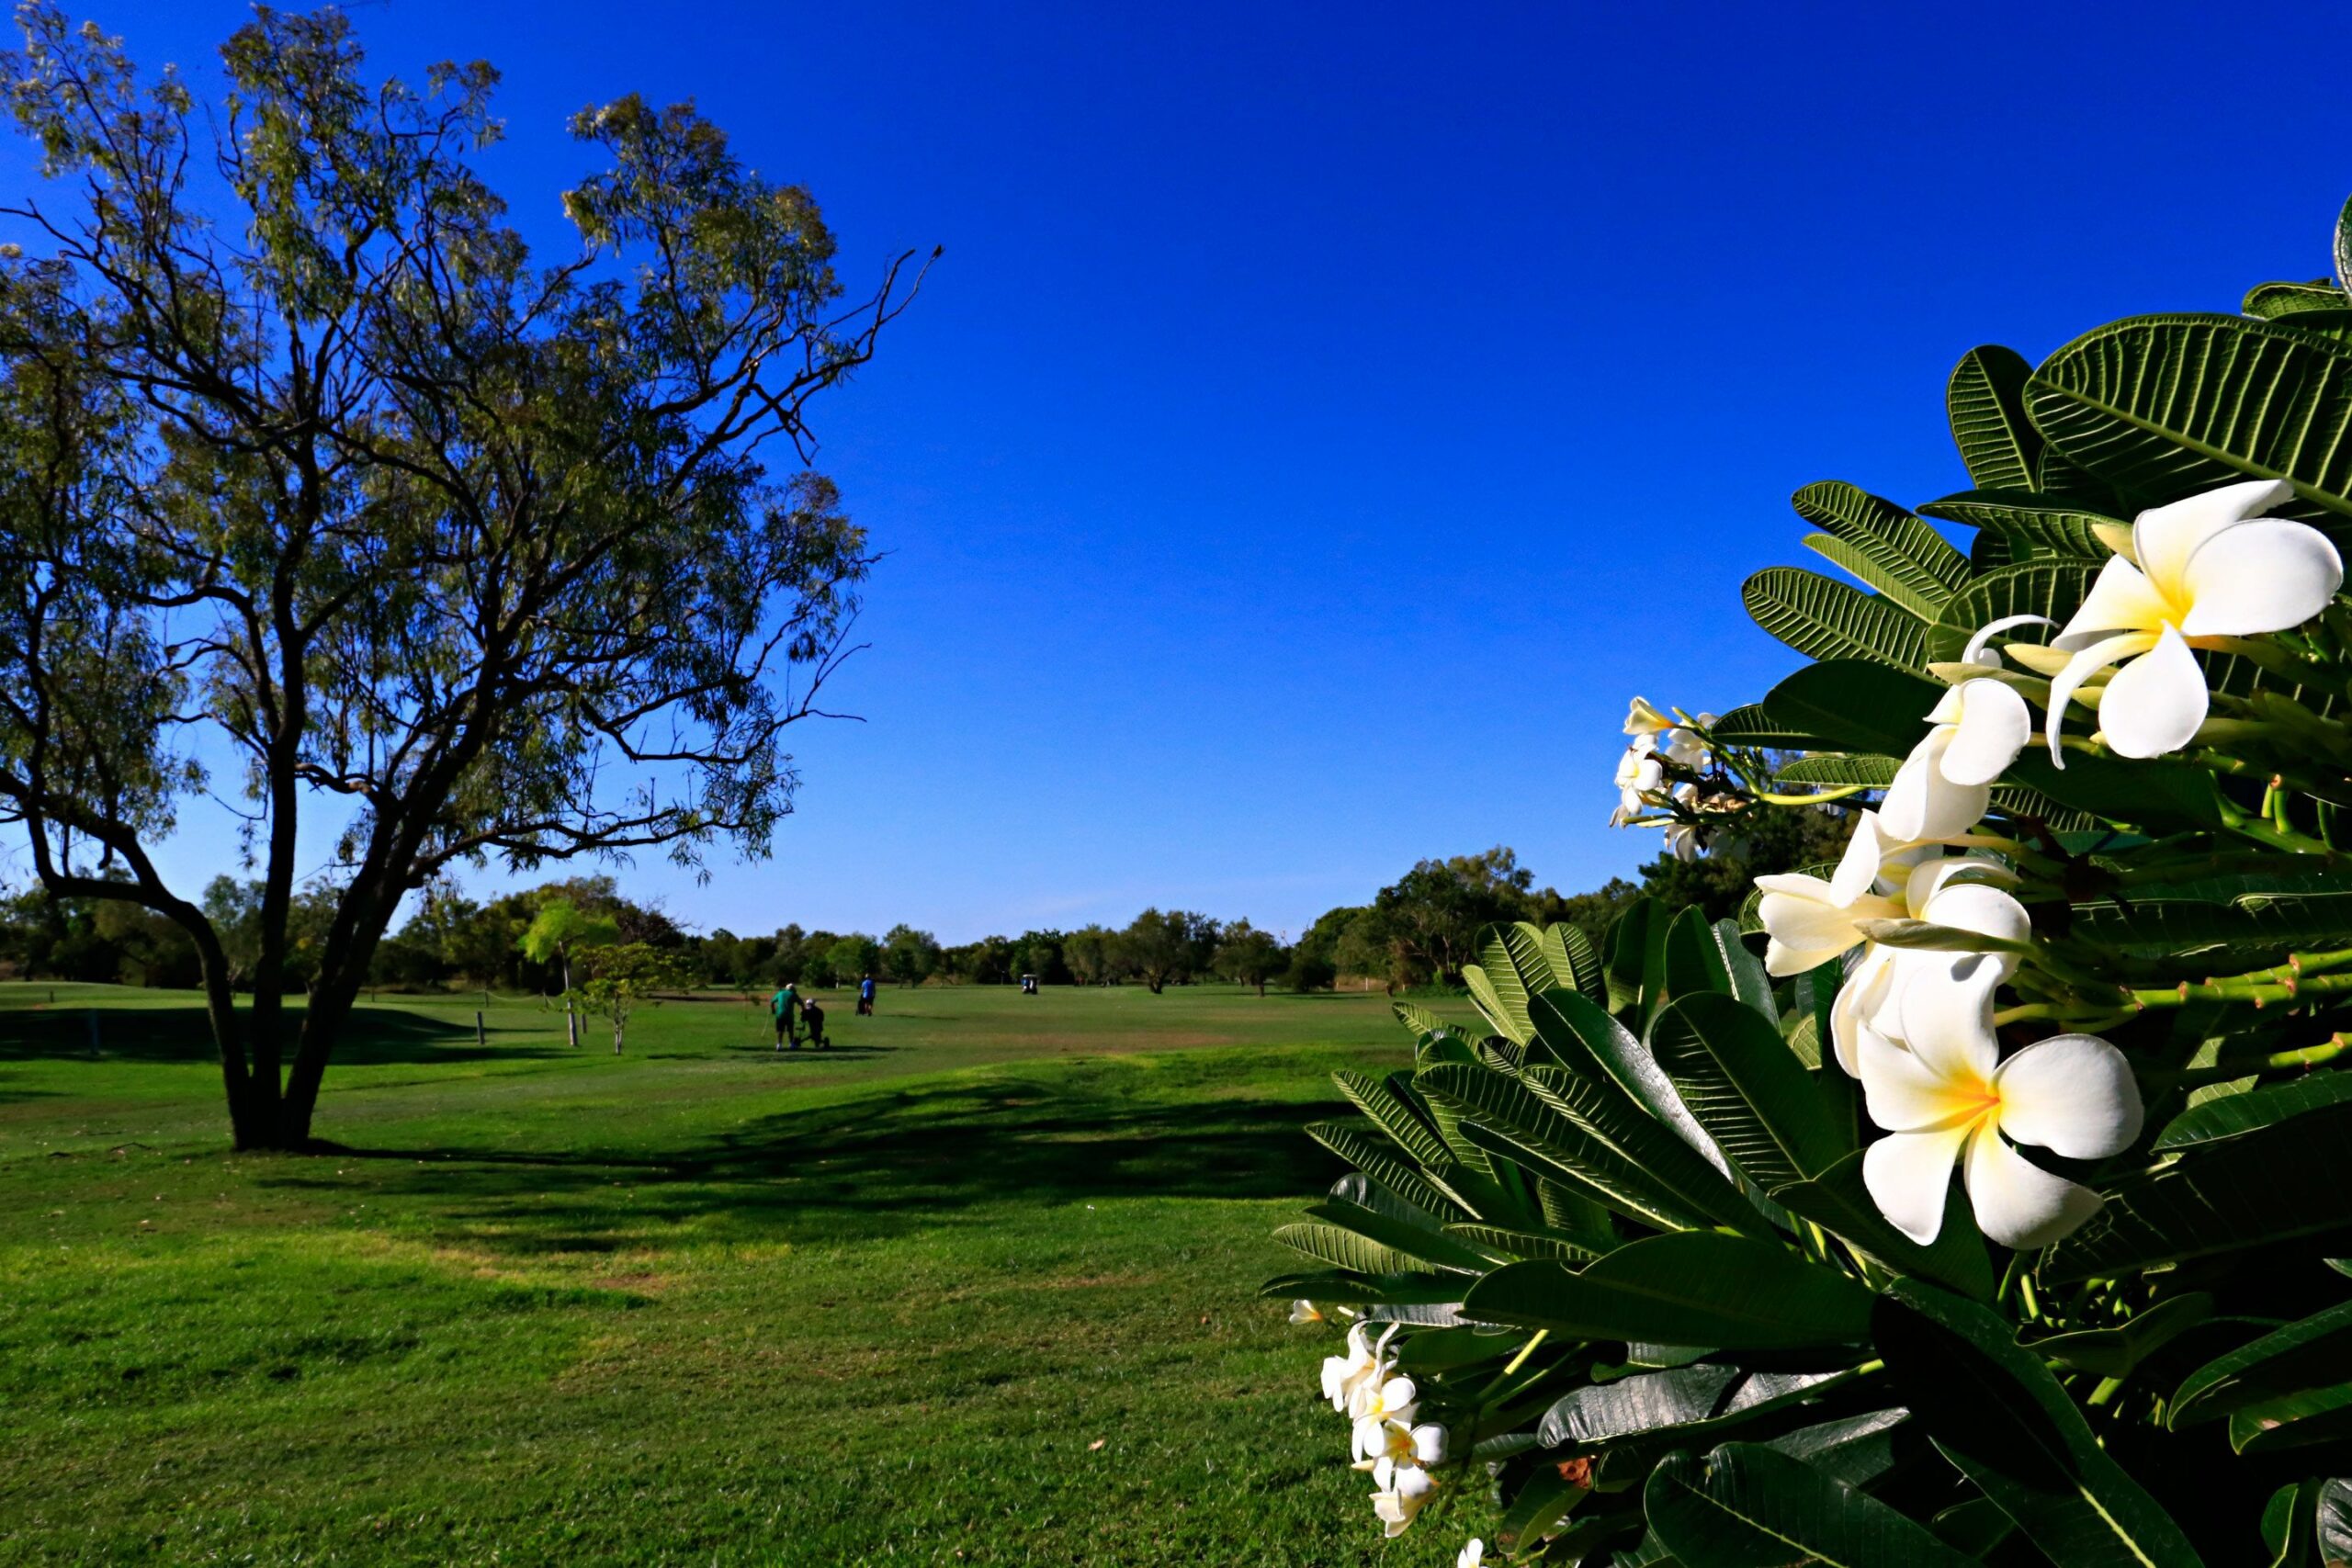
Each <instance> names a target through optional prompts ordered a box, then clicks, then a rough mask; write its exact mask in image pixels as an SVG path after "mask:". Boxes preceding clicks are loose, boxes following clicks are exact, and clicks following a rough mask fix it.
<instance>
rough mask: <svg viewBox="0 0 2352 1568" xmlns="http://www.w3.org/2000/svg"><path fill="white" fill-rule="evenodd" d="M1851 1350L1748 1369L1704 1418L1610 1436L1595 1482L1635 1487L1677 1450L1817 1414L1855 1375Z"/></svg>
mask: <svg viewBox="0 0 2352 1568" xmlns="http://www.w3.org/2000/svg"><path fill="white" fill-rule="evenodd" d="M1850 1354H1851V1353H1850V1352H1838V1353H1836V1355H1837V1357H1838V1364H1833V1365H1826V1366H1820V1367H1815V1368H1814V1369H1813V1370H1810V1371H1769V1372H1768V1371H1757V1372H1746V1373H1744V1374H1743V1375H1742V1376H1740V1377H1738V1378H1736V1379H1735V1380H1734V1381H1733V1382H1731V1383H1729V1384H1728V1385H1726V1387H1725V1389H1724V1393H1722V1394H1721V1395H1720V1396H1718V1398H1717V1399H1716V1401H1715V1404H1714V1406H1713V1409H1712V1410H1711V1411H1709V1413H1708V1414H1707V1415H1706V1416H1704V1417H1703V1418H1702V1419H1699V1420H1695V1421H1691V1422H1686V1423H1684V1424H1681V1425H1679V1426H1661V1427H1653V1428H1651V1429H1650V1430H1648V1431H1645V1432H1635V1433H1631V1434H1628V1435H1627V1436H1624V1437H1622V1438H1611V1439H1610V1440H1609V1441H1608V1442H1606V1443H1605V1444H1602V1445H1601V1447H1600V1464H1599V1465H1598V1466H1597V1467H1595V1469H1594V1472H1593V1482H1594V1484H1595V1485H1596V1486H1598V1487H1599V1488H1600V1490H1601V1491H1603V1492H1616V1491H1620V1490H1623V1489H1627V1488H1632V1487H1636V1486H1638V1485H1639V1484H1640V1483H1641V1482H1642V1480H1643V1478H1644V1477H1645V1475H1646V1474H1647V1473H1648V1472H1649V1469H1650V1467H1651V1466H1652V1465H1654V1464H1656V1463H1657V1461H1659V1460H1660V1459H1663V1458H1664V1457H1665V1456H1666V1455H1667V1454H1668V1453H1670V1452H1672V1451H1673V1450H1676V1449H1683V1450H1691V1451H1693V1452H1700V1453H1703V1452H1705V1451H1706V1450H1709V1449H1712V1448H1713V1447H1714V1446H1715V1445H1716V1444H1717V1443H1723V1442H1730V1441H1734V1440H1747V1439H1757V1440H1762V1439H1764V1438H1770V1437H1772V1436H1773V1435H1775V1434H1776V1433H1783V1432H1787V1431H1790V1430H1792V1428H1794V1427H1802V1426H1804V1425H1806V1424H1808V1423H1809V1422H1810V1421H1812V1420H1815V1419H1817V1412H1818V1411H1819V1409H1820V1405H1821V1396H1822V1395H1823V1394H1824V1393H1828V1392H1831V1391H1833V1390H1835V1389H1836V1388H1838V1387H1839V1386H1841V1385H1843V1384H1845V1383H1847V1382H1850V1381H1851V1380H1852V1376H1853V1368H1852V1367H1851V1366H1850V1365H1849V1364H1845V1363H1846V1362H1847V1361H1848V1360H1849V1359H1850ZM1706 1364H1709V1363H1702V1366H1703V1365H1706ZM1683 1370H1684V1371H1700V1370H1701V1368H1700V1367H1689V1368H1685V1369H1683ZM1626 1381H1628V1382H1630V1381H1632V1380H1631V1379H1627V1380H1626ZM1603 1386H1606V1385H1603ZM1573 1397H1574V1396H1573V1395H1571V1396H1570V1397H1569V1398H1567V1399H1563V1400H1561V1401H1560V1402H1559V1403H1558V1404H1555V1405H1553V1407H1552V1409H1551V1411H1550V1412H1547V1413H1546V1415H1545V1416H1544V1425H1543V1427H1542V1428H1541V1430H1543V1431H1544V1432H1549V1431H1552V1430H1554V1429H1555V1422H1554V1417H1555V1416H1562V1415H1563V1414H1564V1413H1565V1407H1566V1406H1567V1405H1569V1404H1570V1403H1571V1401H1572V1400H1573Z"/></svg>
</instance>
